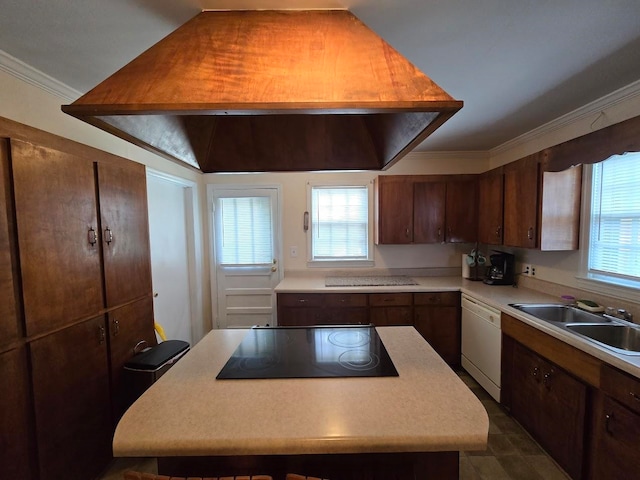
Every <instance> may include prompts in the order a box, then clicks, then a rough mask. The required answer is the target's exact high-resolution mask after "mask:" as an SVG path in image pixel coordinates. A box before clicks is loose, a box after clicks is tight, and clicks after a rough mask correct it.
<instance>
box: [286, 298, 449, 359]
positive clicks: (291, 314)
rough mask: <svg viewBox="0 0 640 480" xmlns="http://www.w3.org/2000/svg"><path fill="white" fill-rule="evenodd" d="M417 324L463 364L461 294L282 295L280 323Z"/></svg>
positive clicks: (446, 355) (440, 350) (441, 352)
mask: <svg viewBox="0 0 640 480" xmlns="http://www.w3.org/2000/svg"><path fill="white" fill-rule="evenodd" d="M369 323H372V324H373V325H376V326H379V327H383V326H393V325H412V326H414V327H415V328H416V329H417V330H418V332H420V334H421V335H422V336H423V337H424V338H425V339H426V340H427V341H428V342H429V343H430V344H431V346H432V347H433V348H434V350H435V351H436V352H438V354H439V355H440V356H441V357H442V358H443V359H444V360H445V361H446V362H447V363H448V364H449V365H451V366H457V365H459V364H460V292H433V293H410V292H393V293H279V294H278V325H281V326H311V325H337V324H344V325H348V324H363V325H366V324H369Z"/></svg>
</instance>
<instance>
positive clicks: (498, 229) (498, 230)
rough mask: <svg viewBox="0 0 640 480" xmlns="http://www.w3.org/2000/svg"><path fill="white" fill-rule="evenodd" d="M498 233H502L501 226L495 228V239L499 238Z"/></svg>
mask: <svg viewBox="0 0 640 480" xmlns="http://www.w3.org/2000/svg"><path fill="white" fill-rule="evenodd" d="M500 232H502V226H501V225H498V226H497V227H496V238H500Z"/></svg>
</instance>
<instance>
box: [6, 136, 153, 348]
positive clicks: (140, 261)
mask: <svg viewBox="0 0 640 480" xmlns="http://www.w3.org/2000/svg"><path fill="white" fill-rule="evenodd" d="M10 147H11V158H12V164H13V178H14V191H15V203H16V211H17V212H18V213H17V219H16V220H17V226H18V244H19V250H20V263H21V268H22V281H23V294H24V309H25V320H26V329H27V334H28V335H30V336H31V335H36V334H40V333H43V332H46V331H50V330H54V329H56V328H59V327H62V326H65V325H69V324H71V323H73V322H74V321H78V320H80V319H83V318H89V317H90V316H92V315H95V314H96V313H97V312H99V311H100V310H102V309H104V308H105V307H115V306H118V305H120V304H122V303H125V302H127V301H130V300H134V299H136V298H139V297H141V296H144V295H149V294H151V267H150V253H149V227H148V217H147V197H146V176H145V168H144V166H143V165H139V164H135V163H133V162H130V163H124V162H123V163H113V164H112V163H102V162H97V163H96V162H94V161H92V160H90V159H87V158H84V157H78V156H74V155H71V154H69V153H66V152H63V151H58V150H55V149H53V148H47V147H43V146H38V145H33V144H31V143H27V142H23V141H20V140H13V139H12V140H11V143H10ZM98 206H99V212H100V218H98ZM101 256H102V259H101ZM101 260H103V262H102V261H101ZM103 274H104V277H103ZM103 282H104V285H103ZM103 286H104V291H105V292H106V302H105V299H104V297H103Z"/></svg>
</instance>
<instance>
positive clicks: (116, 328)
mask: <svg viewBox="0 0 640 480" xmlns="http://www.w3.org/2000/svg"><path fill="white" fill-rule="evenodd" d="M119 333H120V322H119V321H118V320H116V319H114V320H113V336H114V337H115V336H116V335H118V334H119Z"/></svg>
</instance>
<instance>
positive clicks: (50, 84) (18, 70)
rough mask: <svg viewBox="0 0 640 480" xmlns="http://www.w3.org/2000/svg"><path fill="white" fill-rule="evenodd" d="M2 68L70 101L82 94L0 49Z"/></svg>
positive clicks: (0, 66)
mask: <svg viewBox="0 0 640 480" xmlns="http://www.w3.org/2000/svg"><path fill="white" fill-rule="evenodd" d="M0 70H2V71H4V72H7V73H8V74H10V75H13V76H14V77H16V78H18V79H20V80H22V81H24V82H26V83H29V84H30V85H33V86H34V87H38V88H40V89H42V90H44V91H45V92H47V93H50V94H52V95H55V96H57V97H60V98H62V99H64V100H66V101H68V102H73V101H74V100H76V99H77V98H79V97H80V96H82V93H80V92H79V91H77V90H75V89H73V88H71V87H69V86H68V85H66V84H64V83H62V82H60V81H59V80H56V79H55V78H53V77H50V76H49V75H47V74H46V73H43V72H41V71H40V70H38V69H36V68H33V67H32V66H30V65H27V64H26V63H24V62H22V61H21V60H18V59H17V58H15V57H13V56H11V55H9V54H8V53H7V52H5V51H3V50H0Z"/></svg>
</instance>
